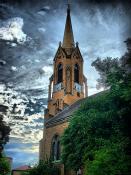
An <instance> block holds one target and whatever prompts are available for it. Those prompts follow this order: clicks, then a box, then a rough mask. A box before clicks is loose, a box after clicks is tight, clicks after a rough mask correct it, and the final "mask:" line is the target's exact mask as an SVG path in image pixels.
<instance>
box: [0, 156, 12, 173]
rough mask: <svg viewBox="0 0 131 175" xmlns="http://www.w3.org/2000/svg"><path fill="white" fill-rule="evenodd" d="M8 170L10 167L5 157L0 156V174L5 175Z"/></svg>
mask: <svg viewBox="0 0 131 175" xmlns="http://www.w3.org/2000/svg"><path fill="white" fill-rule="evenodd" d="M10 172H11V167H10V165H9V162H8V160H7V159H6V158H5V157H3V158H0V175H7V174H8V173H10Z"/></svg>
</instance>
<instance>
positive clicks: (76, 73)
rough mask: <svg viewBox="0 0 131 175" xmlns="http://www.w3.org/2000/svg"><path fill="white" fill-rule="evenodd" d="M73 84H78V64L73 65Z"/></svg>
mask: <svg viewBox="0 0 131 175" xmlns="http://www.w3.org/2000/svg"><path fill="white" fill-rule="evenodd" d="M74 82H75V83H79V66H78V64H75V67H74Z"/></svg>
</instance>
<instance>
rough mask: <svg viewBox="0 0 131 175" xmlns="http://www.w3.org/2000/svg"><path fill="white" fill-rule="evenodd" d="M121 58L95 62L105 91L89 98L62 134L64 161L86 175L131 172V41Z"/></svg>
mask: <svg viewBox="0 0 131 175" xmlns="http://www.w3.org/2000/svg"><path fill="white" fill-rule="evenodd" d="M126 43H127V53H126V54H125V55H124V56H123V57H122V58H120V59H111V58H107V59H104V60H101V59H100V58H98V59H97V60H96V61H94V62H93V63H92V66H95V68H96V70H97V71H98V72H99V74H100V79H99V80H98V83H99V86H104V87H106V88H108V90H106V91H105V92H102V93H99V94H97V95H95V96H92V97H89V98H88V99H87V100H86V101H85V102H84V103H83V104H82V105H81V107H80V109H79V110H78V111H76V112H75V113H74V115H73V117H72V119H71V121H70V124H69V127H68V128H67V129H66V130H65V132H64V135H63V137H62V141H61V142H62V144H63V151H62V160H63V162H64V164H65V165H66V167H67V168H68V169H73V170H75V171H77V170H78V169H79V168H82V169H84V174H85V175H102V174H104V175H118V174H119V175H130V174H131V168H130V165H131V116H130V114H131V40H130V39H128V40H127V42H126Z"/></svg>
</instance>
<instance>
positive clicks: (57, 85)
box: [54, 83, 62, 92]
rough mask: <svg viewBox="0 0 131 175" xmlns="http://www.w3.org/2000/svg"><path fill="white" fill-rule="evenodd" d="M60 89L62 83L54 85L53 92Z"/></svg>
mask: <svg viewBox="0 0 131 175" xmlns="http://www.w3.org/2000/svg"><path fill="white" fill-rule="evenodd" d="M61 88H62V83H58V84H56V85H55V88H54V90H55V92H56V91H59V90H61Z"/></svg>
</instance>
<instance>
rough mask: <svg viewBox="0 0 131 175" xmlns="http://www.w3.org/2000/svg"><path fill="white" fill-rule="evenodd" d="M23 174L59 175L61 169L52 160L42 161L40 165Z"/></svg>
mask: <svg viewBox="0 0 131 175" xmlns="http://www.w3.org/2000/svg"><path fill="white" fill-rule="evenodd" d="M23 175H59V169H58V168H57V167H56V166H55V165H54V164H53V163H51V162H50V161H47V162H43V161H40V163H39V164H38V165H36V166H35V167H33V168H32V169H31V170H29V171H27V172H25V173H24V174H23Z"/></svg>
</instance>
